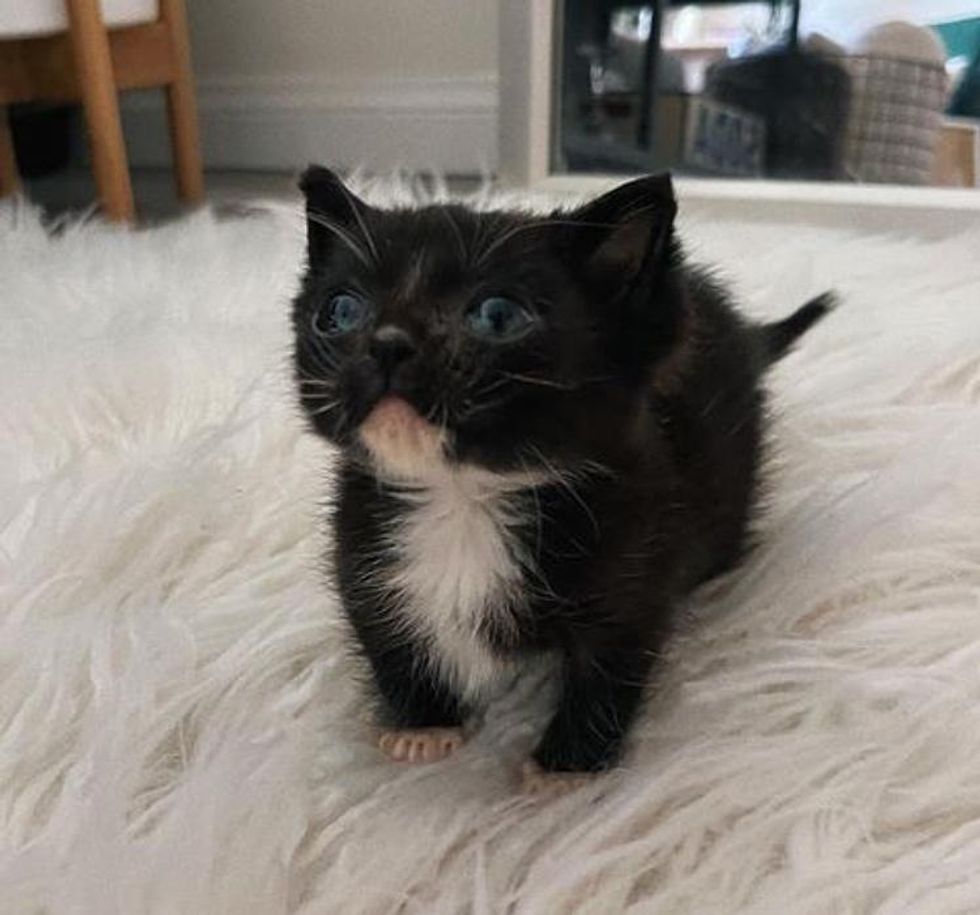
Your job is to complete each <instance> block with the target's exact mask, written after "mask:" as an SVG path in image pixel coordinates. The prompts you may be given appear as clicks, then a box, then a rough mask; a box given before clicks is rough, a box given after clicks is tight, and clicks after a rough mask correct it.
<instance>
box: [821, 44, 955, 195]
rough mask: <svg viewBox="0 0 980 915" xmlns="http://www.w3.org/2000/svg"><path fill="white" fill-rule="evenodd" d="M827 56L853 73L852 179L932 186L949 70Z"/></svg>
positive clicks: (848, 167)
mask: <svg viewBox="0 0 980 915" xmlns="http://www.w3.org/2000/svg"><path fill="white" fill-rule="evenodd" d="M825 56H827V57H829V58H830V59H832V60H835V61H836V62H837V63H839V64H840V65H841V66H842V67H844V69H845V70H846V71H847V72H848V74H849V75H850V77H851V106H850V113H849V115H848V119H847V127H846V130H845V132H844V148H843V162H842V165H843V171H844V173H845V175H846V177H848V178H850V179H851V180H852V181H876V182H894V183H897V184H926V183H927V182H928V181H929V179H930V176H931V174H932V167H933V163H934V161H935V156H936V145H937V142H938V139H939V131H940V127H941V124H942V114H943V110H944V108H945V107H946V98H947V91H948V90H947V77H946V71H945V69H944V68H943V67H942V66H941V65H939V64H932V63H924V62H922V61H916V60H905V59H900V58H892V57H877V56H875V57H868V56H860V55H855V56H831V55H825Z"/></svg>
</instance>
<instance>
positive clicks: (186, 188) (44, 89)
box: [0, 0, 204, 220]
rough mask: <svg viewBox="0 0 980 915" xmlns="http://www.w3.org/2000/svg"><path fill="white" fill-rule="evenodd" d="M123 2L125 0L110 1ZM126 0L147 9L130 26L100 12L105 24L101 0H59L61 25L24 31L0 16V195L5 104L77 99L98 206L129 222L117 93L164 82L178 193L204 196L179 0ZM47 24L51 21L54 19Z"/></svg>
mask: <svg viewBox="0 0 980 915" xmlns="http://www.w3.org/2000/svg"><path fill="white" fill-rule="evenodd" d="M31 2H32V0H25V2H23V3H21V4H17V6H19V7H20V9H27V8H28V7H30V6H31ZM120 5H122V6H125V4H120V3H119V2H117V3H115V6H116V7H119V6H120ZM129 5H130V6H132V7H145V8H148V9H149V17H150V18H149V21H140V22H138V23H135V24H132V23H127V22H126V18H125V16H122V20H123V23H124V24H121V25H119V26H117V25H115V24H113V18H112V16H110V15H109V14H108V12H107V15H106V20H107V22H108V25H107V24H106V22H104V21H103V17H102V12H103V9H107V10H108V9H109V6H110V4H109V3H107V2H103V5H102V7H101V8H100V3H99V0H65V6H66V12H67V17H66V19H65V22H64V26H67V31H55V32H54V33H53V34H37V33H36V32H35V33H34V34H27V35H24V34H18V31H19V29H18V28H17V25H15V26H14V27H13V28H12V27H11V25H10V24H9V23H4V22H0V195H2V194H8V193H12V192H13V191H15V190H16V189H17V187H18V176H17V164H16V160H15V157H14V149H13V142H12V140H11V136H10V127H9V122H8V119H7V117H6V109H5V106H6V105H9V104H11V103H13V102H29V101H64V100H78V99H80V100H81V102H82V105H83V107H84V109H85V120H86V122H87V125H88V134H89V141H90V143H91V151H92V169H93V171H94V173H95V183H96V187H97V189H98V194H99V200H100V202H101V204H102V209H103V211H104V212H105V214H106V215H107V216H108V217H109V218H110V219H115V220H131V219H132V218H133V190H132V186H131V184H130V180H129V170H128V166H127V162H126V143H125V140H124V138H123V132H122V124H121V122H120V118H119V99H118V92H119V90H121V89H145V88H150V87H163V88H165V90H166V93H167V113H168V117H169V120H170V136H171V141H172V144H173V156H174V169H175V173H176V183H177V192H178V195H179V196H180V198H181V199H183V200H186V201H191V202H194V201H199V200H201V199H202V198H203V196H204V179H203V173H202V168H201V151H200V141H199V137H198V126H197V103H196V101H195V98H194V85H193V80H192V76H191V61H190V48H189V45H188V39H187V17H186V12H185V9H184V3H183V0H156V2H154V0H140V2H138V3H130V4H129ZM47 6H48V7H50V4H47ZM154 8H155V9H154ZM154 12H155V16H154ZM18 15H20V14H18ZM117 18H118V17H117ZM144 18H145V16H144ZM24 19H25V20H26V21H25V22H24V25H23V27H24V28H27V29H31V28H32V23H31V21H30V17H29V16H26V15H25V16H24ZM52 26H53V27H55V28H57V24H52ZM64 26H62V27H64Z"/></svg>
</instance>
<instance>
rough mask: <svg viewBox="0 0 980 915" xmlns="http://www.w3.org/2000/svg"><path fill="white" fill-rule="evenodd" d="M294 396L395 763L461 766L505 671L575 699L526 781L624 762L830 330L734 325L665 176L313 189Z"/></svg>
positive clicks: (322, 174) (308, 179)
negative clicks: (471, 725) (605, 184)
mask: <svg viewBox="0 0 980 915" xmlns="http://www.w3.org/2000/svg"><path fill="white" fill-rule="evenodd" d="M302 187H303V190H304V191H305V193H306V200H307V216H308V224H307V231H308V256H309V265H308V270H307V272H306V274H305V276H304V278H303V284H302V290H301V292H300V293H299V295H298V296H297V298H296V300H295V303H294V311H293V323H294V327H295V334H296V349H295V358H296V375H297V379H298V384H299V390H300V399H301V402H302V405H303V407H304V409H305V411H306V414H307V416H308V418H309V422H310V424H311V425H312V427H313V429H314V430H315V431H316V433H318V434H319V435H321V436H323V437H325V438H327V439H329V440H330V441H331V442H333V443H334V444H335V445H337V446H338V447H339V449H340V451H341V454H342V462H341V470H340V480H339V493H338V497H337V501H336V504H335V506H334V508H333V510H332V523H333V525H334V528H335V541H336V555H335V566H336V571H337V577H338V583H339V589H340V593H341V597H342V601H343V607H344V610H345V612H346V615H347V617H348V618H349V620H350V623H351V624H352V627H353V630H354V632H355V633H356V636H357V639H358V640H359V642H360V646H361V648H362V649H363V653H364V655H365V657H366V658H367V661H368V662H369V663H370V667H371V671H372V672H373V677H374V681H375V683H376V685H377V689H378V691H379V693H380V696H381V698H382V700H383V703H382V706H383V717H384V718H385V721H384V725H385V726H386V727H388V728H390V730H389V731H387V732H385V734H384V735H383V736H382V738H381V741H380V746H381V748H382V749H383V750H385V751H386V752H388V753H389V755H391V756H393V757H394V758H396V759H408V760H415V761H422V760H425V761H428V760H433V759H438V758H441V757H442V756H444V755H446V754H447V753H449V752H451V751H452V750H454V749H455V748H456V747H457V746H458V745H459V743H460V741H461V737H460V736H459V735H460V731H459V728H460V726H461V725H462V723H463V721H464V719H465V718H466V716H467V713H468V712H469V711H470V710H472V709H473V708H475V707H477V706H478V705H479V703H480V702H481V699H482V698H483V697H485V696H486V694H487V691H488V689H489V688H490V687H491V686H492V685H493V684H494V683H495V682H496V681H498V680H499V679H500V675H501V674H502V673H504V672H507V671H510V670H513V669H514V666H515V665H517V664H519V663H520V662H521V661H522V660H523V659H526V658H528V657H531V656H534V655H538V654H540V653H543V652H549V653H552V654H554V655H556V656H557V657H558V658H560V670H561V678H562V682H561V691H560V698H559V700H558V706H557V708H556V709H555V712H554V716H553V718H552V719H551V723H550V724H549V725H548V727H547V729H546V730H545V732H544V735H543V736H542V738H541V740H540V742H539V744H538V746H537V748H536V749H535V751H534V754H533V763H532V764H531V767H530V769H529V770H528V771H529V772H531V773H536V776H535V777H537V778H540V777H542V776H541V774H542V773H588V772H595V771H598V770H601V769H603V768H605V767H607V766H609V765H610V764H612V763H613V762H614V761H615V760H616V759H617V757H618V755H619V754H620V751H621V748H622V744H623V740H624V737H625V735H626V733H627V731H628V730H629V727H630V723H631V721H632V720H633V718H634V716H635V714H636V712H637V708H638V707H639V705H640V702H641V698H642V695H643V691H644V685H645V684H646V682H647V679H648V674H649V673H650V668H651V665H652V664H653V663H654V661H655V659H656V657H657V655H658V653H659V652H660V650H661V647H662V646H663V644H664V640H665V639H666V638H667V637H668V636H669V634H670V632H671V622H672V619H673V617H674V611H675V608H676V606H677V604H678V601H679V600H680V599H681V598H682V597H683V596H684V595H685V594H686V593H688V592H689V591H690V590H691V589H692V588H694V587H695V586H696V585H697V584H698V583H700V582H703V581H704V580H705V579H707V578H710V577H711V576H713V575H717V574H718V573H720V572H723V571H725V570H726V569H728V568H730V567H731V566H732V565H733V564H734V563H735V562H736V561H737V560H738V558H739V556H740V555H741V554H742V552H743V549H744V548H745V545H746V526H747V522H748V521H749V518H750V515H751V511H752V507H753V498H754V496H755V494H756V490H757V484H758V475H759V464H760V448H761V444H762V437H763V431H764V423H765V413H764V406H763V392H762V389H761V387H760V381H761V378H762V376H763V374H764V373H765V371H766V369H767V367H768V366H769V365H771V364H772V362H773V361H775V360H776V359H778V358H779V357H780V356H781V355H782V354H783V353H784V352H785V351H786V350H787V349H788V347H789V346H790V345H791V344H792V343H793V342H794V341H795V340H796V338H797V337H799V335H800V334H802V333H803V332H804V331H806V329H807V328H808V327H810V325H811V324H813V323H814V322H815V321H817V320H818V319H819V318H820V317H821V316H822V315H823V314H824V313H825V312H826V311H827V309H828V307H829V305H830V302H829V296H822V297H820V298H818V299H816V300H814V301H812V302H810V303H808V304H806V305H804V306H803V307H802V308H800V309H799V310H798V311H797V312H795V313H794V314H793V315H792V316H790V317H789V318H787V319H785V320H783V321H780V322H778V323H775V324H768V325H754V324H751V323H749V322H748V321H746V320H745V319H744V318H742V317H740V315H739V314H738V313H737V311H736V310H735V309H734V308H733V306H732V305H731V303H730V302H729V300H728V297H727V296H726V294H725V293H724V291H723V290H722V289H720V288H719V286H717V285H716V284H715V283H713V282H712V281H711V280H710V279H708V278H707V276H706V275H705V274H704V273H702V272H699V271H698V270H696V269H694V268H692V267H690V266H688V265H686V264H685V262H684V258H683V254H682V251H681V247H680V245H679V243H678V241H677V239H676V237H675V235H674V232H673V221H674V214H675V210H676V205H675V202H674V196H673V192H672V188H671V182H670V179H669V177H666V176H656V177H648V178H641V179H639V180H636V181H631V182H630V183H628V184H625V185H622V186H621V187H618V188H616V189H615V190H613V191H611V192H610V193H608V194H605V195H603V196H601V197H599V198H598V199H596V200H594V201H592V202H591V203H588V204H586V205H584V206H582V207H580V208H578V209H574V210H568V211H564V210H559V211H556V212H554V213H551V214H548V215H533V214H529V213H523V212H504V211H496V212H474V211H471V210H469V209H467V208H465V207H463V206H459V205H439V206H424V207H421V208H414V209H396V210H379V209H376V208H374V207H371V206H369V205H368V204H367V203H365V202H364V201H362V200H361V199H359V198H358V197H357V196H355V195H354V194H353V193H352V192H351V191H350V190H349V189H347V188H346V187H345V186H344V185H343V184H342V183H341V181H340V179H338V178H337V177H336V176H335V175H334V174H333V173H332V172H330V171H328V170H326V169H323V168H318V167H312V168H310V169H309V170H308V171H307V172H306V174H305V175H304V177H303V181H302Z"/></svg>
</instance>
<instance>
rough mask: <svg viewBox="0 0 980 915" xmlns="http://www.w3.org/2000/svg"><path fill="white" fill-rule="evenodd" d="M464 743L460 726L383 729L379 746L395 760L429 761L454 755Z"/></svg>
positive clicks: (436, 760)
mask: <svg viewBox="0 0 980 915" xmlns="http://www.w3.org/2000/svg"><path fill="white" fill-rule="evenodd" d="M462 745H463V732H462V730H460V729H459V728H415V729H412V730H404V731H382V733H381V737H379V738H378V747H379V748H380V750H381V752H382V753H385V754H386V755H388V756H390V757H391V758H392V759H393V760H395V762H410V763H429V762H438V761H439V760H440V759H445V758H446V757H447V756H452V754H453V753H455V752H456V751H457V750H458V749H459V748H460V747H461V746H462Z"/></svg>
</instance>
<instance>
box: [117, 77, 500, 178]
mask: <svg viewBox="0 0 980 915" xmlns="http://www.w3.org/2000/svg"><path fill="white" fill-rule="evenodd" d="M198 107H199V110H200V122H201V145H202V148H203V153H204V161H205V164H206V166H207V167H209V168H229V169H259V170H266V169H268V170H273V169H274V170H286V171H292V170H298V169H300V168H302V167H304V166H305V165H306V164H307V163H309V162H322V163H324V164H327V165H332V166H337V167H342V168H351V167H356V166H359V165H360V166H364V167H365V168H368V169H370V170H379V171H387V170H390V169H393V168H409V169H433V170H437V171H440V172H444V173H451V174H461V173H462V174H466V173H480V172H489V171H493V170H494V169H496V166H497V79H496V74H493V73H487V74H480V75H477V76H466V77H411V78H405V79H392V78H384V79H377V78H370V77H368V78H363V79H358V78H351V79H347V80H342V81H336V80H333V81H323V80H312V79H304V78H278V77H276V78H259V79H256V78H250V79H220V80H218V79H211V80H201V81H200V83H199V85H198ZM122 109H123V123H124V125H125V131H126V144H127V148H128V151H129V157H130V162H131V163H132V164H133V165H142V166H162V165H168V164H169V163H170V146H169V140H168V133H167V124H166V118H165V114H164V104H163V93H162V92H133V93H127V94H126V96H124V98H123V101H122Z"/></svg>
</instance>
